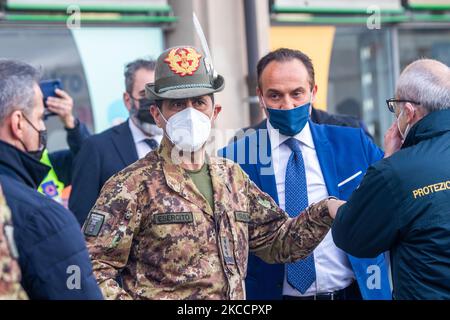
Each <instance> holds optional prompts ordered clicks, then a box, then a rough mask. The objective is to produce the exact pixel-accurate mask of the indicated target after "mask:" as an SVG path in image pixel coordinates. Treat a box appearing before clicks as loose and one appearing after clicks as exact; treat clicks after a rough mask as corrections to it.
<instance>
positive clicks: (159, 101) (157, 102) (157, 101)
mask: <svg viewBox="0 0 450 320" xmlns="http://www.w3.org/2000/svg"><path fill="white" fill-rule="evenodd" d="M207 96H208V97H210V98H211V101H212V104H213V106H214V93H211V94H208V95H207ZM194 98H195V97H194ZM164 100H183V99H164ZM164 100H155V104H156V106H157V107H158V108H159V109H160V110H161V108H162V105H163V101H164Z"/></svg>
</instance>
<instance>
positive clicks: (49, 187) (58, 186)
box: [38, 149, 65, 204]
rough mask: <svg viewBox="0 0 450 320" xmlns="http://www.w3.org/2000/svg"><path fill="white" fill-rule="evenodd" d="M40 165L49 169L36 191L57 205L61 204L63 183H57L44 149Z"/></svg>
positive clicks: (56, 177) (57, 180)
mask: <svg viewBox="0 0 450 320" xmlns="http://www.w3.org/2000/svg"><path fill="white" fill-rule="evenodd" d="M41 163H43V164H45V165H47V166H49V167H50V168H51V169H50V171H49V172H48V174H47V176H46V177H45V179H44V180H42V182H41V184H40V185H39V188H38V191H39V192H40V193H42V194H44V195H46V196H48V197H50V198H52V199H53V200H55V201H57V202H58V203H60V204H63V199H62V192H63V190H64V188H65V185H64V183H62V182H61V181H59V179H58V176H57V175H56V172H55V170H54V169H53V166H52V163H51V161H50V157H49V156H48V150H47V149H45V150H44V153H43V154H42V158H41Z"/></svg>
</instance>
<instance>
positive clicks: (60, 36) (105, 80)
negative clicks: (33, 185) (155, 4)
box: [0, 25, 163, 151]
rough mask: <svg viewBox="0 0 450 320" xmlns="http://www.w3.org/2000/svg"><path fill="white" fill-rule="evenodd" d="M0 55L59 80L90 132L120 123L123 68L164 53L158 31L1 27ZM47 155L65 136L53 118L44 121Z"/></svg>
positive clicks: (124, 112)
mask: <svg viewBox="0 0 450 320" xmlns="http://www.w3.org/2000/svg"><path fill="white" fill-rule="evenodd" d="M0 43H1V46H0V57H1V58H13V59H18V60H22V61H25V62H28V63H30V64H32V65H33V66H35V67H39V68H41V69H42V72H43V78H44V79H61V80H62V85H63V88H64V90H66V91H67V92H68V93H69V94H70V95H71V96H72V98H73V99H74V106H75V109H74V113H75V116H77V117H78V118H79V119H80V121H82V122H84V123H85V124H86V125H87V126H88V128H89V129H90V130H91V132H96V133H97V132H101V131H103V130H105V129H107V128H109V127H111V126H112V125H115V124H118V123H120V122H121V121H124V120H125V119H127V117H128V112H127V110H126V108H125V106H124V104H123V101H122V95H123V92H124V90H125V84H124V83H125V81H124V76H123V72H124V67H125V65H126V64H127V63H128V62H130V61H133V60H135V59H137V58H156V57H157V56H158V55H159V53H160V52H161V51H162V50H163V35H162V30H161V28H151V27H82V28H79V29H73V30H69V29H67V28H63V27H57V26H47V25H46V26H39V27H36V26H33V27H31V26H29V27H28V26H25V25H24V26H14V27H12V26H2V28H1V29H0ZM46 124H47V128H48V132H49V141H48V148H49V150H50V151H54V150H59V149H64V148H66V147H67V144H66V133H65V130H64V128H63V125H62V123H61V122H60V121H59V119H58V118H56V117H50V118H49V120H47V122H46Z"/></svg>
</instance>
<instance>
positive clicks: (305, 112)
mask: <svg viewBox="0 0 450 320" xmlns="http://www.w3.org/2000/svg"><path fill="white" fill-rule="evenodd" d="M311 99H312V93H311ZM261 100H262V102H263V104H264V107H265V108H266V110H267V112H268V113H269V121H270V124H271V125H272V127H274V128H275V129H278V130H279V131H280V133H281V134H283V135H285V136H290V137H292V136H295V135H296V134H298V133H299V132H300V131H302V130H303V128H304V127H305V125H306V123H307V122H308V120H309V113H310V107H311V100H310V101H309V102H308V103H306V104H304V105H301V106H298V107H295V108H294V109H290V110H281V109H271V108H268V107H267V106H266V103H265V102H264V99H263V98H262V97H261Z"/></svg>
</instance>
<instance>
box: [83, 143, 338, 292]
mask: <svg viewBox="0 0 450 320" xmlns="http://www.w3.org/2000/svg"><path fill="white" fill-rule="evenodd" d="M169 146H170V144H169V142H168V141H167V140H166V139H164V140H163V143H162V145H161V147H160V149H159V150H158V151H157V152H151V153H149V154H148V155H147V156H146V157H145V158H143V159H141V160H139V161H137V162H136V163H134V164H133V165H131V166H129V167H128V168H126V169H124V170H123V171H121V172H120V173H118V174H117V175H115V176H113V177H112V178H111V179H110V180H109V181H108V182H107V183H106V184H105V186H104V187H103V190H102V192H101V195H100V197H99V198H98V200H97V202H96V204H95V206H94V207H93V209H92V210H91V212H90V214H89V217H88V219H87V220H86V223H85V225H84V227H83V230H84V233H85V235H86V239H87V245H88V249H89V252H90V255H91V259H92V262H93V269H94V274H95V276H96V278H97V281H98V283H99V286H100V288H101V290H102V292H103V295H104V296H105V298H106V299H130V298H133V299H245V288H244V279H245V276H246V272H247V256H248V251H249V250H250V251H252V252H254V253H255V254H256V255H258V256H259V257H261V258H262V259H264V260H265V261H267V262H271V263H286V262H292V261H294V260H297V259H300V258H304V257H306V256H307V255H308V254H309V253H310V252H311V251H312V250H313V249H314V248H315V247H316V245H318V244H319V243H320V242H321V241H322V239H323V238H324V237H325V235H326V234H327V232H328V230H329V228H330V225H331V224H332V219H331V218H330V217H329V215H328V208H327V204H326V202H325V201H322V202H320V203H318V204H317V205H313V206H311V207H309V208H308V209H307V210H306V212H305V213H304V214H301V215H300V216H299V217H297V218H295V219H291V218H288V216H287V215H286V213H285V212H284V211H282V210H281V209H279V208H278V207H277V205H276V203H275V202H274V201H273V200H272V199H271V198H270V196H268V195H267V194H265V193H263V192H262V191H260V190H259V189H258V188H257V187H256V186H255V185H254V184H253V182H251V181H250V180H249V178H248V176H247V175H246V174H245V173H244V172H243V171H242V170H241V168H240V167H239V165H237V164H235V163H233V162H231V161H228V160H225V159H222V158H209V168H210V174H211V179H212V184H213V190H214V210H212V209H211V207H210V206H209V205H208V202H207V201H206V199H205V198H204V197H203V196H202V194H201V193H200V192H199V191H198V190H197V188H196V187H195V185H194V183H193V182H192V180H191V179H190V178H189V176H188V175H187V174H186V172H185V171H184V170H183V169H182V168H181V167H180V166H179V165H176V164H174V162H172V160H171V156H170V153H171V152H170V147H169ZM120 271H122V272H121V276H122V279H123V289H122V288H121V287H120V286H119V284H118V283H117V281H116V278H117V276H118V274H119V272H120Z"/></svg>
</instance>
